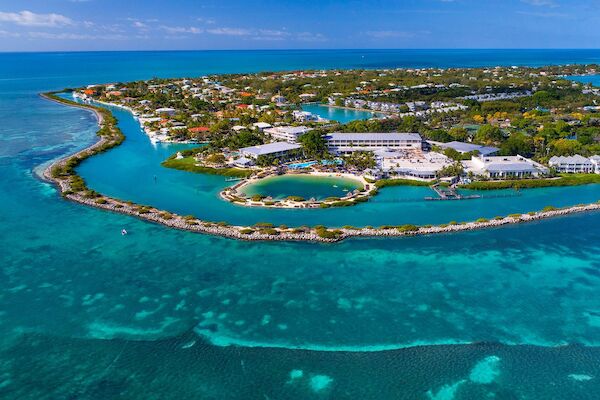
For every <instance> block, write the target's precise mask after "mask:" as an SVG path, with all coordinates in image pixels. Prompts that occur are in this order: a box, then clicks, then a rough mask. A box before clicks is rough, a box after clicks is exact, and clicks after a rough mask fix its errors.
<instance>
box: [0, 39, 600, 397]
mask: <svg viewBox="0 0 600 400" xmlns="http://www.w3.org/2000/svg"><path fill="white" fill-rule="evenodd" d="M362 55H365V58H364V59H363V58H362ZM598 58H600V52H598V51H591V50H590V51H587V50H583V51H579V50H577V51H552V50H549V51H531V52H530V51H466V50H465V51H462V50H461V51H454V52H452V51H347V52H344V51H332V52H326V51H316V52H313V51H298V52H187V53H186V52H172V53H171V52H170V53H72V54H63V53H47V54H1V55H0V115H1V116H2V125H1V126H0V210H2V211H0V334H1V336H0V337H1V339H0V355H1V356H0V360H1V362H0V397H1V398H3V399H5V398H6V399H27V398H31V399H41V398H48V399H66V398H77V399H112V398H127V399H146V398H149V397H150V395H149V393H151V394H153V395H154V396H156V398H161V399H188V398H189V399H192V398H236V399H249V398H256V399H266V398H270V399H282V398H285V399H303V398H332V399H333V398H335V399H356V398H363V399H376V398H385V399H388V398H390V399H398V398H401V399H402V398H406V399H438V400H439V399H451V398H455V399H459V400H460V399H481V398H488V397H490V398H496V399H526V398H527V399H558V398H560V399H595V398H597V393H599V392H600V368H599V367H598V366H599V365H600V362H599V361H600V350H599V348H598V347H595V346H598V345H599V338H600V335H599V334H600V300H599V297H598V295H597V294H598V292H599V289H600V231H599V229H598V226H599V225H600V215H599V214H597V213H595V214H586V215H576V216H570V217H565V218H559V219H554V220H548V221H543V222H539V223H533V224H527V225H522V226H510V227H505V228H501V229H495V230H487V231H479V232H469V233H461V234H456V235H445V236H435V237H415V238H405V239H392V240H386V239H378V240H375V239H373V240H351V241H346V242H344V243H341V244H336V245H321V244H307V243H247V242H238V241H233V240H229V239H222V238H216V237H210V236H204V235H199V234H193V233H188V232H180V231H175V230H171V229H167V228H165V227H162V226H158V225H154V224H150V223H145V222H141V221H139V220H137V219H134V218H130V217H127V216H122V215H116V214H110V213H106V212H102V211H100V210H95V209H90V208H87V207H82V206H80V205H77V204H72V203H69V202H66V201H64V200H62V199H61V198H60V197H59V196H58V195H57V193H56V191H55V189H54V188H52V187H51V186H49V185H47V184H45V183H42V182H40V181H39V180H38V179H36V177H35V175H34V174H33V172H32V171H33V169H34V168H36V167H38V166H39V165H40V164H43V163H45V162H47V161H49V160H51V159H53V158H56V157H59V156H61V155H64V154H66V153H68V152H71V151H73V150H75V149H76V148H80V147H83V146H85V145H86V144H88V143H90V142H91V141H92V140H93V139H94V132H95V130H96V126H95V120H94V118H93V116H92V115H91V114H90V113H89V112H87V111H84V110H79V109H72V108H68V107H64V106H61V105H58V104H54V103H51V102H48V101H45V100H43V99H41V98H40V97H39V96H38V95H37V94H38V93H39V92H41V91H45V90H50V89H59V88H63V87H68V86H77V85H84V84H88V83H93V82H109V81H118V80H122V81H126V80H132V79H143V78H149V77H152V76H196V75H201V74H204V73H211V72H232V71H256V70H260V69H264V68H268V69H297V68H301V67H307V68H309V67H310V68H328V67H329V68H331V67H338V68H354V67H361V66H362V67H376V66H390V67H392V66H425V65H438V66H452V65H455V66H456V65H465V66H474V65H495V64H504V65H512V64H535V65H540V64H547V63H568V62H569V63H570V62H593V61H597V60H598ZM265 66H266V67H265ZM118 116H119V118H120V120H121V124H123V126H124V127H125V125H128V126H129V128H131V129H126V131H127V134H128V136H127V140H126V141H125V143H124V144H123V146H121V147H119V148H117V149H115V150H113V151H111V152H108V153H106V154H104V155H102V156H99V157H95V158H93V159H91V160H89V161H88V162H86V163H84V165H82V167H81V172H82V174H83V175H84V176H86V178H87V179H88V181H89V183H90V185H91V186H93V187H95V188H98V189H99V190H101V191H106V192H109V193H112V194H118V195H120V196H122V197H126V198H131V199H135V200H140V201H141V200H144V199H145V200H147V201H145V202H148V203H151V204H155V203H153V202H154V201H157V202H158V201H163V202H164V203H163V204H162V205H164V206H168V207H169V208H173V209H175V210H177V208H178V207H179V208H181V210H182V211H183V210H184V209H185V210H189V211H191V210H193V211H194V212H195V213H196V214H198V215H202V216H211V217H215V219H219V220H220V219H226V218H217V217H218V216H219V215H223V212H226V213H227V216H229V217H231V219H233V220H236V221H244V220H247V221H254V222H256V221H255V220H258V219H262V220H277V221H278V222H280V221H288V222H299V221H307V222H306V223H311V224H313V223H316V222H318V221H320V220H324V221H325V222H330V221H333V220H334V219H335V220H339V219H340V218H342V217H343V218H346V220H345V221H344V222H350V221H359V222H360V221H362V222H363V223H365V224H366V223H369V222H367V221H370V220H375V221H380V220H384V219H387V218H383V217H389V218H391V219H393V220H397V221H407V220H408V219H410V218H414V219H417V218H431V219H432V220H433V219H435V218H438V219H442V218H447V219H454V218H453V216H454V215H455V213H456V212H457V211H459V212H462V213H463V214H461V216H462V217H464V219H466V218H468V217H470V216H471V215H477V216H481V213H482V212H484V211H485V210H487V209H488V207H492V208H493V209H494V212H498V213H508V212H510V210H511V209H513V207H514V204H527V202H531V204H533V205H536V207H534V208H540V207H537V206H538V205H539V206H543V205H547V204H546V203H550V204H554V205H561V204H569V203H571V202H582V201H587V200H591V199H593V198H594V197H598V192H597V190H596V189H595V188H594V187H591V186H590V187H582V188H571V190H545V189H544V190H541V191H539V192H535V191H534V192H524V193H522V194H521V196H520V197H517V198H512V197H510V198H494V199H482V200H481V202H477V201H475V202H472V203H468V204H469V206H468V207H464V208H465V210H464V211H461V210H458V209H457V208H455V207H463V206H459V205H448V206H442V207H449V208H448V209H442V210H440V209H438V208H435V207H438V206H434V205H431V204H429V203H426V202H422V201H417V199H416V198H417V197H420V196H421V194H422V193H420V192H415V193H404V192H402V191H400V192H397V191H396V190H402V189H398V188H396V189H394V190H391V189H390V190H384V191H382V193H381V195H380V196H378V197H377V199H376V200H374V202H373V203H372V204H367V205H365V207H362V206H360V207H355V208H354V209H352V210H350V209H348V210H343V212H347V213H348V214H326V213H323V214H318V213H315V214H309V213H302V214H299V216H297V215H296V214H292V213H286V214H284V213H281V214H279V213H276V214H270V213H267V212H265V213H264V214H257V215H255V214H251V213H250V212H249V210H246V209H242V208H240V207H233V206H231V207H230V206H227V205H224V204H225V203H222V202H218V201H217V200H218V199H216V198H215V197H214V196H213V194H214V190H215V188H216V187H219V185H222V184H224V182H222V178H219V177H203V176H199V175H191V174H185V173H181V172H179V171H167V170H164V169H162V170H163V171H161V167H160V166H159V165H158V164H157V163H158V162H159V161H160V160H161V159H162V158H163V156H166V155H168V154H170V153H171V152H172V151H173V150H175V148H173V147H170V148H169V147H163V146H161V147H158V148H155V149H154V148H152V147H151V146H150V145H149V143H148V142H147V139H146V138H145V137H144V136H143V135H142V134H141V133H140V132H139V129H138V130H137V134H136V128H135V125H134V124H133V122H134V121H133V120H128V119H127V116H126V115H125V113H124V114H123V115H118ZM130 132H131V133H130ZM136 148H137V149H139V153H137V154H136V152H135V151H133V150H135V149H136ZM155 171H156V172H158V171H161V172H160V176H159V179H158V183H157V184H156V186H153V185H155V184H154V183H153V181H152V176H153V175H154V173H155ZM130 174H133V175H130ZM127 182H129V183H130V185H129V186H130V187H129V188H128V187H127V186H126V183H127ZM144 182H146V184H144ZM188 182H189V187H188V189H187V191H186V190H185V189H184V188H185V187H186V183H188ZM529 193H534V194H529ZM535 193H537V194H535ZM194 196H197V197H195V198H196V199H197V200H196V203H195V204H194V203H193V201H190V199H193V198H194ZM386 196H392V198H395V199H396V200H397V198H398V197H400V198H403V199H404V200H408V201H405V202H404V203H401V202H397V201H388V202H386ZM529 196H531V197H529ZM411 199H412V200H411ZM575 199H576V200H575ZM387 200H389V199H387ZM515 200H516V201H515ZM378 202H379V203H378ZM448 203H451V202H448ZM465 203H466V202H465ZM157 205H160V204H157ZM369 207H373V208H372V210H375V211H373V212H370V211H369V210H370V208H369ZM405 208H408V209H409V210H410V212H407V211H405ZM471 208H473V209H474V211H472V210H470V209H471ZM263 211H264V210H263ZM275 211H281V210H275ZM318 211H328V210H318ZM329 211H332V212H338V211H337V210H329ZM292 212H293V211H292ZM339 212H341V211H339ZM211 219H212V218H211ZM328 219H330V220H329V221H328ZM457 219H458V218H457ZM461 219H462V218H461ZM302 223H304V222H302ZM375 224H377V223H374V225H375ZM123 227H125V228H126V229H127V230H128V231H129V232H130V234H129V235H127V236H126V237H123V236H121V235H120V230H121V229H122V228H123ZM482 342H486V343H482ZM230 344H238V345H239V346H227V345H230ZM433 344H438V345H435V346H434V345H433ZM415 345H421V346H420V347H414V346H415ZM557 345H564V346H559V347H557ZM336 350H337V351H336ZM341 350H344V351H341Z"/></svg>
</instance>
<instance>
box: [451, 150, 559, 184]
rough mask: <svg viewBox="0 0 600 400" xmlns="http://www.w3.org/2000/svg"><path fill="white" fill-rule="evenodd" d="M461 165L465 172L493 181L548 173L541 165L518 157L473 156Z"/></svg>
mask: <svg viewBox="0 0 600 400" xmlns="http://www.w3.org/2000/svg"><path fill="white" fill-rule="evenodd" d="M462 164H463V167H464V169H465V171H467V172H471V173H473V174H474V175H481V176H487V177H489V178H495V179H504V178H529V177H538V176H542V175H545V174H547V173H548V172H549V170H548V168H546V167H544V166H543V165H542V164H540V163H538V162H535V161H533V160H531V159H529V158H525V157H523V156H520V155H516V156H477V157H475V156H473V157H471V160H470V161H463V162H462Z"/></svg>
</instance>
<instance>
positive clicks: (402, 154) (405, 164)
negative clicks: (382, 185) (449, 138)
mask: <svg viewBox="0 0 600 400" xmlns="http://www.w3.org/2000/svg"><path fill="white" fill-rule="evenodd" d="M373 154H374V155H375V160H376V162H377V167H378V169H379V170H380V171H381V172H382V173H383V174H384V175H386V176H389V175H395V176H403V177H407V178H419V179H435V178H436V176H437V174H438V172H439V171H440V170H442V169H443V168H445V167H448V166H451V165H452V164H453V162H452V160H450V159H449V158H448V157H446V156H445V155H443V154H440V153H436V152H433V151H432V152H422V151H420V150H395V151H391V150H388V149H380V150H375V151H374V152H373Z"/></svg>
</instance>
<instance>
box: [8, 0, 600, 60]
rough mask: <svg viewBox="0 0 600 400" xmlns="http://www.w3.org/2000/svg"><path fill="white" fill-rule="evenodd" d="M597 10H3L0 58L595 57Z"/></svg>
mask: <svg viewBox="0 0 600 400" xmlns="http://www.w3.org/2000/svg"><path fill="white" fill-rule="evenodd" d="M598 26H600V0H580V1H572V0H412V1H411V0H396V1H392V0H373V1H353V0H349V1H342V0H303V1H291V0H261V1H252V0H246V1H239V0H219V1H213V0H206V1H203V0H197V1H194V0H171V1H159V0H144V1H141V0H18V1H14V0H10V1H9V0H0V51H38V50H47V51H68V50H180V49H199V50H200V49H310V48H597V47H599V45H600V29H599V28H598Z"/></svg>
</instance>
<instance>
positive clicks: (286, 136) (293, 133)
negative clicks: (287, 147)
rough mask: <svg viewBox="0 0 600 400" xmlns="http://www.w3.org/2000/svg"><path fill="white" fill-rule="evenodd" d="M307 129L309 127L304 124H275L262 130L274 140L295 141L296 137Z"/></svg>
mask: <svg viewBox="0 0 600 400" xmlns="http://www.w3.org/2000/svg"><path fill="white" fill-rule="evenodd" d="M309 130H310V128H307V127H306V126H276V127H274V128H267V129H265V130H264V131H263V132H264V133H266V134H267V135H269V136H271V137H272V138H273V139H274V140H282V141H286V142H288V143H296V142H297V141H298V138H299V137H300V136H302V135H304V134H305V133H306V132H308V131H309Z"/></svg>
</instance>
